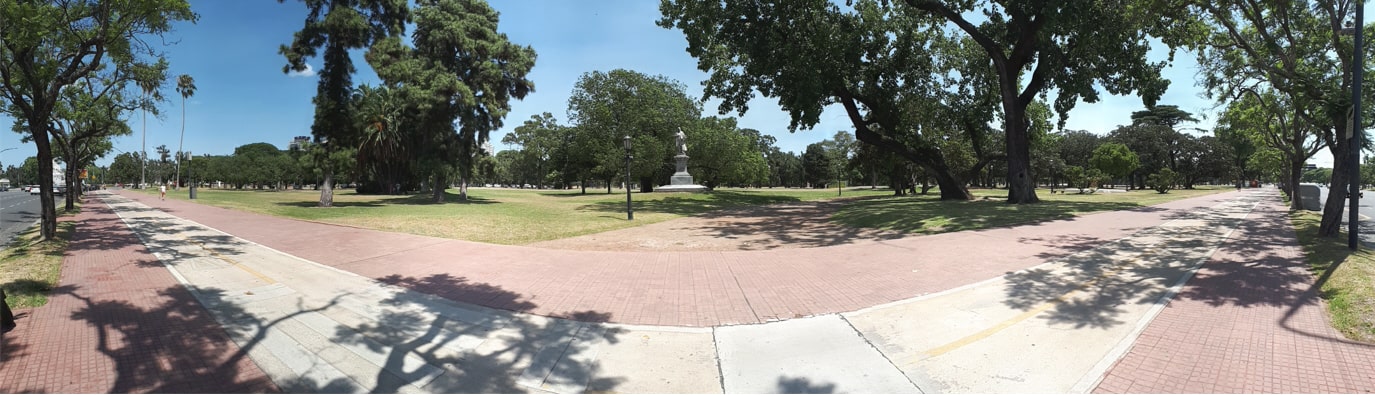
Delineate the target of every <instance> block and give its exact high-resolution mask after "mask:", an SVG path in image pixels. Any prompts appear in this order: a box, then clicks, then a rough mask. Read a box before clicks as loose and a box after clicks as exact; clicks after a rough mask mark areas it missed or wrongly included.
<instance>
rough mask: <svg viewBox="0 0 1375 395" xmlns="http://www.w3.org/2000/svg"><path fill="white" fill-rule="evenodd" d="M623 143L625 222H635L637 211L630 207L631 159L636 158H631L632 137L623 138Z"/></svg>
mask: <svg viewBox="0 0 1375 395" xmlns="http://www.w3.org/2000/svg"><path fill="white" fill-rule="evenodd" d="M621 142H622V143H623V144H625V220H626V221H633V220H635V209H633V208H631V207H630V159H632V158H634V157H632V156H630V136H629V135H626V136H625V137H623V138H621Z"/></svg>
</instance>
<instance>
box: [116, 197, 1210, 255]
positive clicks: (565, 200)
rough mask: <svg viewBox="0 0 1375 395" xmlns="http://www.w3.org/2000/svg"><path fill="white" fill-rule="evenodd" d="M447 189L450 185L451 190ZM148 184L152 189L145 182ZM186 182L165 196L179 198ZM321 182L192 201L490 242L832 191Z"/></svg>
mask: <svg viewBox="0 0 1375 395" xmlns="http://www.w3.org/2000/svg"><path fill="white" fill-rule="evenodd" d="M1226 190H1227V189H1226V188H1217V189H1198V190H1179V191H1171V192H1170V193H1168V194H1158V193H1156V192H1154V191H1132V192H1124V193H1110V194H1107V193H1100V194H1093V195H1077V194H1067V195H1061V194H1050V193H1046V191H1045V190H1042V191H1041V193H1040V196H1041V199H1042V200H1043V201H1044V202H1043V203H1041V204H1034V205H1008V204H1005V203H1003V201H1004V198H1005V197H1006V196H1005V195H1006V193H1007V192H1006V191H1005V190H998V189H988V190H974V191H973V192H974V194H975V196H976V197H978V200H975V201H972V202H942V201H940V200H939V199H938V197H939V194H938V193H937V192H936V191H933V192H932V193H931V194H929V195H924V196H908V197H893V196H891V195H892V191H891V190H888V189H877V190H871V189H869V188H867V187H858V188H852V189H847V190H846V191H845V193H844V197H846V198H855V197H859V198H861V199H857V200H854V201H850V202H847V203H846V205H845V207H843V208H842V209H841V210H840V211H839V212H838V213H837V214H836V215H835V216H834V217H833V218H834V219H835V220H836V221H838V222H839V223H842V224H845V225H850V226H857V227H873V228H884V229H892V230H899V231H904V232H909V233H919V234H922V233H940V232H952V231H960V230H968V229H982V228H988V227H997V226H1008V225H1016V224H1023V223H1030V222H1037V221H1045V220H1051V219H1060V218H1067V217H1071V216H1074V215H1081V214H1085V213H1091V212H1099V211H1105V210H1122V209H1129V208H1134V207H1142V206H1148V205H1153V204H1158V203H1162V202H1166V201H1170V200H1175V199H1182V198H1187V197H1193V196H1199V195H1203V194H1209V193H1216V192H1222V191H1226ZM453 191H454V190H452V189H451V190H450V192H453ZM143 192H144V193H152V194H156V193H157V192H156V190H153V189H148V190H144V191H143ZM186 195H187V193H186V191H185V190H184V189H183V190H180V191H169V192H168V197H171V198H175V199H186ZM319 195H320V194H319V192H318V191H311V190H304V191H281V192H273V191H252V190H219V189H201V190H199V191H198V197H199V199H197V201H198V202H200V203H202V204H209V205H213V206H219V207H225V208H231V209H237V210H245V211H251V212H257V213H262V214H268V215H274V216H282V217H288V218H298V219H305V220H312V221H320V222H326V223H333V224H340V225H350V226H358V227H364V228H370V229H380V230H387V231H395V232H404V233H412V234H420V235H426V236H435V237H443V238H451V239H459V240H472V241H480V242H487V243H496V244H512V245H523V244H529V243H534V242H539V241H545V240H555V239H562V238H567V237H574V236H581V235H586V234H592V233H599V232H605V231H610V230H616V229H623V228H629V227H634V226H640V225H647V224H652V223H656V222H661V221H666V220H670V219H673V218H679V217H683V216H691V215H696V214H701V213H705V212H708V211H713V210H719V209H726V208H735V207H744V206H757V205H765V204H776V203H788V202H799V201H813V200H823V199H832V198H835V197H836V190H834V189H821V190H816V189H807V190H803V189H781V188H774V189H767V188H766V189H718V190H716V191H714V192H711V193H701V194H693V193H647V194H645V193H634V194H633V195H634V196H633V197H632V200H633V206H634V208H635V221H633V222H631V221H626V220H625V192H624V190H618V191H616V192H615V193H611V194H607V193H606V191H605V190H597V191H594V190H588V193H587V194H586V195H583V194H580V193H578V191H575V190H568V191H564V190H529V189H525V190H521V189H495V188H491V189H489V188H474V189H472V190H471V193H470V200H469V201H467V202H459V201H458V197H457V196H456V195H455V194H453V193H450V194H449V195H447V197H446V199H445V200H446V203H443V204H434V203H431V202H430V198H429V196H428V195H412V196H377V195H358V194H356V193H354V192H353V191H352V190H337V191H336V192H335V195H334V204H335V207H334V208H330V209H322V208H318V207H316V202H317V201H318V200H319Z"/></svg>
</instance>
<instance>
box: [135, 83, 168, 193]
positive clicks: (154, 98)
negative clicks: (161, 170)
mask: <svg viewBox="0 0 1375 395" xmlns="http://www.w3.org/2000/svg"><path fill="white" fill-rule="evenodd" d="M165 79H167V75H166V73H155V74H154V73H149V74H141V75H139V76H138V83H137V84H138V87H139V90H140V91H142V92H143V104H142V105H141V106H140V108H141V109H142V110H143V122H141V123H140V125H141V128H142V135H143V143H142V145H140V148H139V152H141V154H140V155H139V156H138V157H139V158H141V159H142V160H144V161H143V162H140V163H139V176H138V183H139V188H147V187H146V186H145V185H146V184H147V182H148V162H147V159H148V112H149V111H157V106H155V105H153V103H157V102H160V101H162V93H161V92H159V90H160V89H161V88H162V82H163V80H165Z"/></svg>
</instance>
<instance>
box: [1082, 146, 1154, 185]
mask: <svg viewBox="0 0 1375 395" xmlns="http://www.w3.org/2000/svg"><path fill="white" fill-rule="evenodd" d="M1089 164H1091V165H1092V166H1093V167H1094V168H1096V169H1098V170H1101V171H1102V172H1103V173H1104V174H1107V175H1108V176H1111V177H1116V178H1121V177H1125V176H1126V175H1127V174H1128V173H1131V172H1132V171H1133V170H1136V169H1137V168H1138V167H1140V166H1141V162H1140V160H1139V159H1137V156H1136V153H1135V152H1132V150H1131V149H1129V148H1127V146H1126V145H1124V144H1121V143H1107V144H1103V145H1100V146H1098V148H1095V149H1094V150H1093V157H1092V158H1090V159H1089Z"/></svg>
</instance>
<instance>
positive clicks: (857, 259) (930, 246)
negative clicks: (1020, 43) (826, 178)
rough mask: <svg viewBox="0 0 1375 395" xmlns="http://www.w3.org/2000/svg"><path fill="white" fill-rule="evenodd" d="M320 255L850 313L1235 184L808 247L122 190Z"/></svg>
mask: <svg viewBox="0 0 1375 395" xmlns="http://www.w3.org/2000/svg"><path fill="white" fill-rule="evenodd" d="M119 193H120V194H122V195H123V196H125V197H129V198H132V199H135V200H138V201H141V202H142V203H144V204H147V205H149V206H152V207H155V208H159V209H162V210H164V211H167V212H169V213H171V214H173V215H176V216H180V217H182V218H186V219H190V220H193V221H196V222H199V223H201V224H205V225H208V226H211V227H214V228H217V229H220V230H222V231H224V232H227V233H229V234H233V235H235V236H238V237H241V238H244V239H247V240H249V241H253V242H255V243H258V244H262V245H265V246H268V247H271V248H274V249H277V250H281V251H284V252H286V253H289V254H292V255H295V256H299V257H302V258H305V259H308V260H311V261H315V262H318V263H321V264H325V265H329V266H333V267H337V268H340V269H343V270H347V271H351V272H354V273H358V274H360V275H363V276H367V277H371V278H374V279H378V280H381V281H385V282H389V283H393V284H401V285H405V286H408V287H411V288H413V289H416V290H419V291H422V292H426V293H430V294H435V295H439V296H443V297H446V298H449V299H453V300H457V301H461V302H467V303H473V304H478V305H484V306H489V307H495V308H500V309H507V310H514V311H521V312H528V313H534V314H540V315H548V316H561V317H568V316H573V315H575V314H577V315H578V317H580V318H585V319H593V320H604V321H612V322H620V323H630V324H649V325H680V326H714V325H723V324H747V323H759V322H767V321H771V320H778V319H788V318H794V317H802V316H811V315H817V314H826V313H835V312H844V311H853V310H857V309H861V308H865V307H870V306H874V305H878V304H882V303H888V302H893V301H897V300H903V299H908V298H912V297H916V296H920V295H923V294H927V293H932V292H938V291H942V290H946V289H950V288H953V287H957V286H960V285H964V284H969V283H973V282H977V281H981V280H985V279H989V278H993V277H997V276H1001V275H1003V274H1004V273H1006V272H1010V271H1016V270H1021V269H1025V268H1027V267H1031V266H1035V265H1038V264H1041V263H1044V262H1045V261H1047V260H1052V259H1055V258H1058V257H1061V256H1065V255H1068V254H1071V253H1073V252H1076V251H1080V250H1084V249H1088V248H1092V247H1095V246H1097V245H1099V244H1102V243H1103V242H1106V241H1110V240H1114V239H1118V238H1121V237H1125V236H1127V235H1129V234H1131V233H1133V232H1136V231H1138V230H1141V229H1145V228H1149V227H1153V226H1156V225H1159V224H1161V223H1163V222H1165V221H1168V220H1169V219H1171V218H1175V217H1176V216H1178V215H1180V214H1182V213H1184V212H1187V211H1190V210H1195V209H1199V208H1205V207H1210V206H1212V205H1215V204H1217V203H1219V202H1222V201H1226V200H1230V199H1232V198H1234V197H1236V196H1237V195H1236V192H1226V193H1221V194H1215V195H1209V196H1203V197H1198V198H1192V199H1184V200H1179V201H1175V202H1170V203H1166V204H1162V205H1158V206H1151V207H1145V208H1140V209H1135V210H1128V211H1116V212H1110V213H1101V214H1095V215H1086V216H1080V217H1076V218H1073V219H1069V220H1061V221H1053V222H1046V223H1041V224H1036V225H1026V226H1018V227H1012V228H999V229H988V230H981V231H970V232H958V233H947V234H940V235H932V236H923V237H910V238H904V239H899V240H887V241H880V240H858V241H855V242H854V243H853V244H847V245H841V246H834V247H824V248H804V249H780V250H772V251H731V252H598V251H565V250H550V249H541V248H529V247H520V246H503V245H492V244H483V243H474V242H467V241H458V240H448V239H439V238H432V237H423V236H414V235H408V234H400V233H390V232H381V231H373V230H365V229H357V228H351V227H344V226H334V225H327V224H320V223H314V222H306V221H297V220H291V219H284V218H277V217H271V216H266V215H259V214H253V213H247V212H243V211H235V210H228V209H222V208H217V207H210V206H204V205H200V204H196V203H192V202H187V201H181V200H167V201H161V200H158V199H157V197H156V196H150V195H146V194H141V193H137V192H119Z"/></svg>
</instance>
